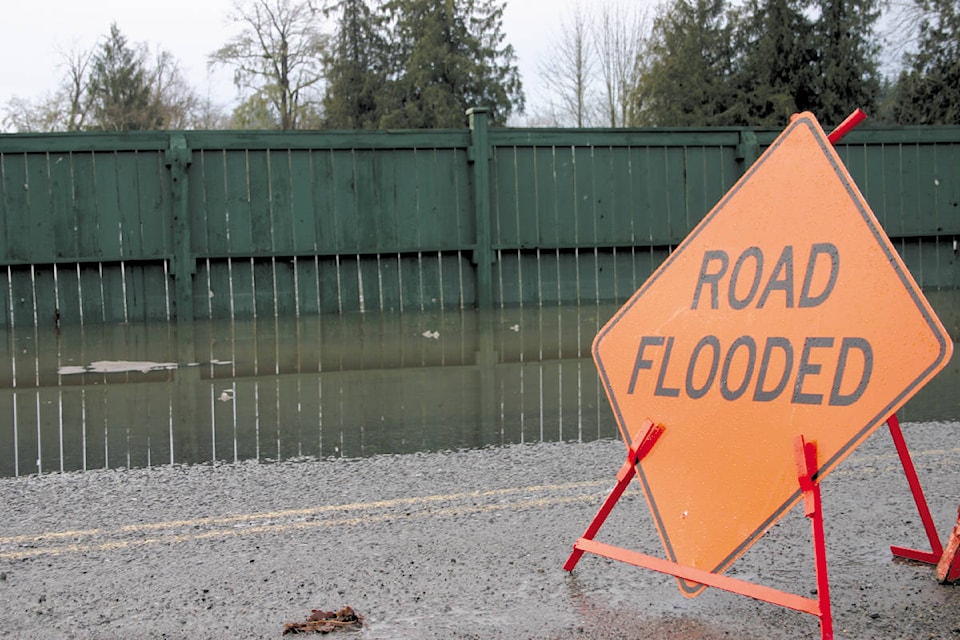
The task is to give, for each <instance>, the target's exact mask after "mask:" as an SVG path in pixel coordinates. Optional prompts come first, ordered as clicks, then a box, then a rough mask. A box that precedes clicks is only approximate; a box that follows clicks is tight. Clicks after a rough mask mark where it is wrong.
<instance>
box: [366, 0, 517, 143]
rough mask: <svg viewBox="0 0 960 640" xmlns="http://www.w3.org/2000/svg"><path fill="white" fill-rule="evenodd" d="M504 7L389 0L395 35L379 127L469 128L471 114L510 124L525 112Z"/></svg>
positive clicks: (466, 1) (483, 0) (475, 0)
mask: <svg viewBox="0 0 960 640" xmlns="http://www.w3.org/2000/svg"><path fill="white" fill-rule="evenodd" d="M504 6H505V2H504V1H502V0H501V1H498V0H439V1H438V0H388V1H387V2H386V3H385V5H384V9H385V15H386V16H387V18H388V21H389V24H390V26H391V27H392V32H393V34H394V39H393V41H391V42H390V50H391V53H392V56H391V61H390V66H389V77H388V85H387V87H386V91H385V92H384V93H383V97H384V99H385V103H384V108H383V111H382V116H381V119H380V126H381V127H385V128H437V127H463V126H465V124H466V115H465V114H464V112H465V111H466V110H467V109H468V108H470V107H477V106H486V107H490V109H491V119H492V121H493V122H495V123H498V124H503V123H505V122H506V120H507V118H508V117H510V115H511V114H512V113H514V112H515V111H516V112H522V111H523V94H522V91H521V86H520V74H519V71H518V70H517V67H516V64H515V56H514V53H513V47H512V46H510V45H509V44H506V43H505V36H504V34H503V31H502V22H503V10H504Z"/></svg>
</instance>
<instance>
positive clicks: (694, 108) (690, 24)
mask: <svg viewBox="0 0 960 640" xmlns="http://www.w3.org/2000/svg"><path fill="white" fill-rule="evenodd" d="M726 8H727V6H726V2H725V0H676V2H674V4H673V5H670V6H667V7H665V8H663V9H661V11H660V13H659V14H658V15H657V16H656V18H655V19H654V22H653V31H652V33H651V35H650V40H649V41H648V44H647V50H646V52H645V54H644V61H643V68H642V71H641V73H640V79H639V82H638V84H637V89H636V91H635V92H634V98H633V107H632V117H631V124H633V125H634V126H637V125H658V126H712V125H729V124H737V123H739V122H740V121H742V119H743V115H744V114H743V107H742V105H738V104H737V103H736V99H737V98H736V92H735V90H734V87H733V71H734V55H733V41H732V29H731V25H730V24H729V22H728V21H727V14H726Z"/></svg>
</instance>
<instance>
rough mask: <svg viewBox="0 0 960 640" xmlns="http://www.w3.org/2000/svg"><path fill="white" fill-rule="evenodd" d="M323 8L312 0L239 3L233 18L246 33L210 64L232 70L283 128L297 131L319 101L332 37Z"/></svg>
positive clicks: (250, 95)
mask: <svg viewBox="0 0 960 640" xmlns="http://www.w3.org/2000/svg"><path fill="white" fill-rule="evenodd" d="M322 17H323V9H322V7H319V6H316V5H315V3H313V2H311V1H309V0H306V1H304V0H301V1H299V2H291V1H290V0H249V1H248V2H247V3H246V4H242V3H241V2H240V1H239V0H237V1H236V2H235V4H234V6H233V12H232V14H231V16H230V18H231V20H232V21H233V22H235V23H237V24H238V25H241V26H242V31H241V32H240V34H239V35H237V36H235V37H234V38H233V39H232V40H230V41H229V42H228V43H227V44H225V45H223V46H222V47H220V48H219V49H218V50H216V51H215V52H213V53H212V54H211V55H210V57H209V63H210V65H224V66H229V67H233V69H234V75H233V78H234V84H235V85H236V86H237V89H238V90H240V91H241V92H245V93H247V101H249V100H250V99H255V101H257V102H260V103H264V104H268V105H269V106H270V107H271V108H272V110H273V111H275V114H273V115H274V116H275V117H276V119H277V122H278V124H279V126H280V128H282V129H296V128H298V126H302V125H303V123H304V122H305V121H306V120H308V119H309V118H310V116H311V112H315V111H316V105H317V104H319V103H320V98H321V92H320V91H319V89H320V86H319V85H320V84H321V82H322V80H323V59H324V52H325V51H326V48H327V44H328V39H329V36H328V35H326V34H324V33H323V32H322V31H321V29H320V20H321V19H322Z"/></svg>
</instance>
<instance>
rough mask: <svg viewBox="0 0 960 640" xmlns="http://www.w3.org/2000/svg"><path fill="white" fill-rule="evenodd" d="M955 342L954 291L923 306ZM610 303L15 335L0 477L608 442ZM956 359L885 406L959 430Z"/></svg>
mask: <svg viewBox="0 0 960 640" xmlns="http://www.w3.org/2000/svg"><path fill="white" fill-rule="evenodd" d="M930 299H931V303H932V304H933V305H934V307H935V308H936V309H937V311H938V313H939V314H940V315H941V318H942V319H943V321H944V324H946V326H947V328H948V330H949V331H950V332H951V334H952V335H953V336H954V337H955V338H956V336H957V327H958V324H960V322H958V318H960V313H958V311H957V310H958V309H960V301H958V300H960V294H957V293H956V292H950V293H949V294H944V293H938V294H933V295H930ZM616 310H617V305H612V304H611V305H601V306H580V307H577V306H567V307H544V308H512V309H499V310H495V311H490V312H477V311H472V310H468V311H443V312H440V311H436V312H424V313H417V312H414V313H410V312H404V313H403V314H399V313H395V314H390V313H383V314H381V313H367V314H359V313H358V314H343V315H339V314H338V315H332V316H319V317H307V318H299V319H296V318H269V319H266V320H264V319H258V320H250V321H231V320H212V321H198V322H196V323H193V324H191V325H186V326H184V327H180V328H177V327H176V326H174V325H167V324H144V325H132V324H131V325H109V326H100V325H94V326H90V325H88V326H69V327H64V328H62V329H61V330H60V331H59V332H58V331H56V330H54V329H47V328H32V327H31V328H28V329H26V330H18V331H17V332H16V333H15V334H14V333H12V332H11V333H8V334H7V335H6V340H4V341H3V342H2V345H0V348H3V349H4V350H5V351H6V353H5V356H6V358H4V359H3V362H4V366H3V368H2V370H0V424H2V425H3V426H2V428H0V476H13V475H24V474H30V473H37V472H49V471H71V470H81V469H92V468H104V467H109V468H123V467H146V466H152V465H163V464H171V463H184V464H191V463H202V462H211V461H226V462H234V461H240V460H249V459H254V460H261V461H267V460H278V459H289V458H296V457H302V456H314V457H329V456H347V457H357V456H368V455H374V454H380V453H413V452H417V451H430V450H440V449H458V448H476V447H484V446H492V445H502V444H511V443H519V442H541V441H557V440H567V441H585V440H593V439H597V438H612V437H617V433H618V432H617V428H616V424H615V422H614V420H613V416H612V414H611V411H610V408H609V405H608V404H607V400H606V397H605V395H604V392H603V390H602V388H601V386H600V383H599V380H598V377H597V373H596V369H595V367H594V364H593V360H592V359H591V355H590V345H591V343H592V341H593V337H594V336H595V335H596V333H597V331H598V329H599V328H600V327H601V326H602V325H603V323H605V322H606V320H607V319H609V318H610V317H611V316H612V315H613V313H615V311H616ZM957 388H960V367H958V365H957V364H956V360H954V362H953V363H951V364H950V365H949V366H948V367H947V369H946V370H944V371H943V372H942V373H941V374H940V375H939V376H938V377H937V378H936V379H934V380H933V382H931V383H930V384H929V385H928V386H927V387H926V388H924V389H923V390H922V391H921V392H920V393H919V394H918V395H917V396H916V397H915V398H914V399H913V400H911V401H910V403H908V404H907V406H906V407H904V409H903V410H902V411H901V412H900V414H899V415H900V418H901V420H902V421H928V420H956V419H960V394H957V393H956V389H957Z"/></svg>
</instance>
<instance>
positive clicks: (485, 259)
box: [467, 107, 494, 309]
mask: <svg viewBox="0 0 960 640" xmlns="http://www.w3.org/2000/svg"><path fill="white" fill-rule="evenodd" d="M489 113H490V109H489V108H488V107H472V108H470V109H467V117H468V118H469V120H470V149H469V152H468V156H467V158H468V161H469V162H470V163H472V164H473V207H474V210H473V214H474V220H475V223H476V244H475V245H474V248H473V255H472V256H471V260H472V261H473V263H474V264H475V265H476V269H477V303H476V304H477V308H479V309H489V308H490V307H492V306H493V263H494V254H493V246H492V240H491V237H492V233H491V227H492V224H493V222H492V220H491V219H490V144H489V142H488V140H487V129H488V127H489V115H488V114H489Z"/></svg>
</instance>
